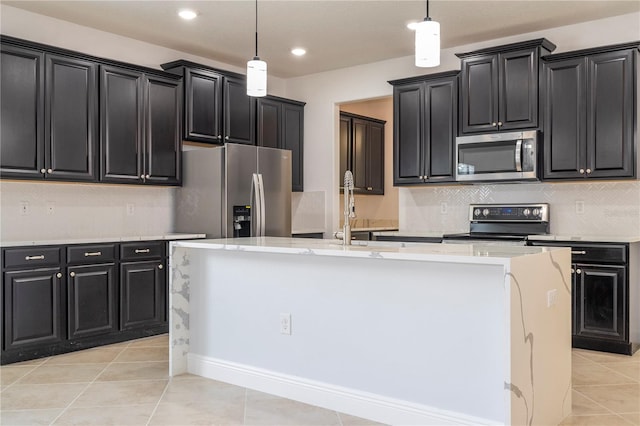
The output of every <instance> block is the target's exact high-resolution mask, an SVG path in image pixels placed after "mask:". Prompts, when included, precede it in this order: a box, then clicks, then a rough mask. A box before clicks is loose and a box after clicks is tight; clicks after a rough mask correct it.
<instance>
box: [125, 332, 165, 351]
mask: <svg viewBox="0 0 640 426" xmlns="http://www.w3.org/2000/svg"><path fill="white" fill-rule="evenodd" d="M128 347H130V348H148V347H163V348H165V347H166V348H168V347H169V335H168V334H161V335H159V336H153V337H147V338H145V339H138V340H134V341H132V342H131V343H130V344H129V346H128Z"/></svg>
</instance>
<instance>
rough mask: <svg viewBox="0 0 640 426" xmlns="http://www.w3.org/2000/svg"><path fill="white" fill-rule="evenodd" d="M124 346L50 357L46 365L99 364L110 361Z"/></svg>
mask: <svg viewBox="0 0 640 426" xmlns="http://www.w3.org/2000/svg"><path fill="white" fill-rule="evenodd" d="M123 350H124V348H106V347H105V348H94V349H85V350H82V351H78V352H71V353H68V354H64V355H58V356H54V357H51V358H50V359H49V360H47V362H46V364H47V365H54V364H56V365H57V364H100V363H106V362H111V361H113V360H114V359H116V357H117V356H118V355H119V354H120V352H122V351H123Z"/></svg>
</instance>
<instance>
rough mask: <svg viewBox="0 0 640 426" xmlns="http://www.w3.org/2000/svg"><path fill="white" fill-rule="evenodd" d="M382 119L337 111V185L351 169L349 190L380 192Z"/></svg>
mask: <svg viewBox="0 0 640 426" xmlns="http://www.w3.org/2000/svg"><path fill="white" fill-rule="evenodd" d="M385 123H386V121H384V120H378V119H375V118H371V117H364V116H361V115H356V114H351V113H347V112H341V113H340V180H339V181H340V187H343V184H344V182H343V179H344V173H345V172H346V171H347V170H351V172H352V173H353V186H354V188H353V192H355V193H358V194H372V195H384V126H385Z"/></svg>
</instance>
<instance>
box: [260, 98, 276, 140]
mask: <svg viewBox="0 0 640 426" xmlns="http://www.w3.org/2000/svg"><path fill="white" fill-rule="evenodd" d="M257 108H258V146H266V147H269V148H280V147H281V145H280V137H281V129H280V125H281V122H282V120H281V111H282V104H281V103H280V102H279V101H275V100H271V99H265V98H258V101H257Z"/></svg>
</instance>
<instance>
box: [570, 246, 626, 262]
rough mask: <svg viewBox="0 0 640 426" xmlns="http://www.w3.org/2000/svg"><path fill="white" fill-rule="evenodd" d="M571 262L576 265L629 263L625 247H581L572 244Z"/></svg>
mask: <svg viewBox="0 0 640 426" xmlns="http://www.w3.org/2000/svg"><path fill="white" fill-rule="evenodd" d="M571 261H572V262H574V263H584V262H590V263H618V264H626V263H627V247H626V246H625V245H604V244H603V245H579V244H575V245H574V244H571Z"/></svg>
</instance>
